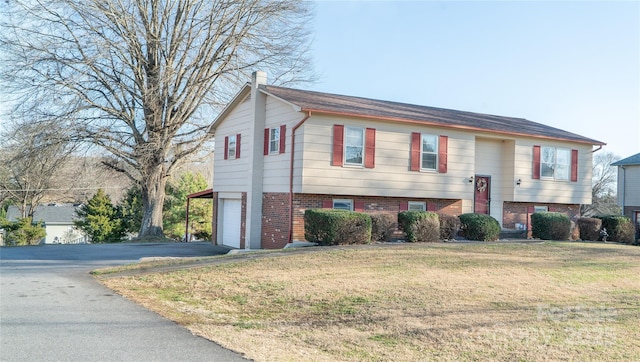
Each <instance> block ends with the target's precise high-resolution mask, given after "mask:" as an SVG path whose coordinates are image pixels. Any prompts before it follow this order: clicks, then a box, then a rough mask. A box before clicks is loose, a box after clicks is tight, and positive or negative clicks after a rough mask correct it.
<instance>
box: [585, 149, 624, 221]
mask: <svg viewBox="0 0 640 362" xmlns="http://www.w3.org/2000/svg"><path fill="white" fill-rule="evenodd" d="M619 159H620V157H619V156H617V155H615V154H613V153H611V152H599V153H595V154H594V155H593V166H592V176H593V178H592V184H591V205H580V214H581V215H583V216H592V215H605V214H618V213H620V207H618V205H617V204H616V197H615V189H614V187H615V185H616V182H617V177H618V172H617V168H616V167H615V166H611V164H612V163H614V162H616V161H618V160H619Z"/></svg>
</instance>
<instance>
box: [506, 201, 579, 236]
mask: <svg viewBox="0 0 640 362" xmlns="http://www.w3.org/2000/svg"><path fill="white" fill-rule="evenodd" d="M533 206H547V208H548V210H549V211H551V212H560V213H563V214H566V215H567V216H569V219H571V221H572V222H574V223H575V222H576V221H577V220H578V218H579V217H580V205H577V204H549V203H530V202H505V203H504V205H503V211H502V227H503V228H504V229H515V228H516V223H520V224H523V225H525V227H526V229H527V230H528V232H527V237H531V209H530V208H532V207H533ZM576 232H577V228H574V230H572V238H573V239H576V238H577V236H576V235H575V233H576Z"/></svg>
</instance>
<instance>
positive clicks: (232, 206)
mask: <svg viewBox="0 0 640 362" xmlns="http://www.w3.org/2000/svg"><path fill="white" fill-rule="evenodd" d="M241 211H242V201H241V200H237V199H224V200H222V223H221V225H222V245H226V246H230V247H232V248H238V249H239V248H240V220H241Z"/></svg>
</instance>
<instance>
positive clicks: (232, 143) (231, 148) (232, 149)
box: [227, 135, 236, 159]
mask: <svg viewBox="0 0 640 362" xmlns="http://www.w3.org/2000/svg"><path fill="white" fill-rule="evenodd" d="M227 158H229V159H233V158H236V135H233V136H229V145H228V148H227Z"/></svg>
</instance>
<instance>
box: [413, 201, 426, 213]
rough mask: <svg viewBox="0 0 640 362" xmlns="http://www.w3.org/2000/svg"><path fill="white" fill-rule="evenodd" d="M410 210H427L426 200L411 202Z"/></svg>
mask: <svg viewBox="0 0 640 362" xmlns="http://www.w3.org/2000/svg"><path fill="white" fill-rule="evenodd" d="M409 211H426V205H425V203H424V202H409Z"/></svg>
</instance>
